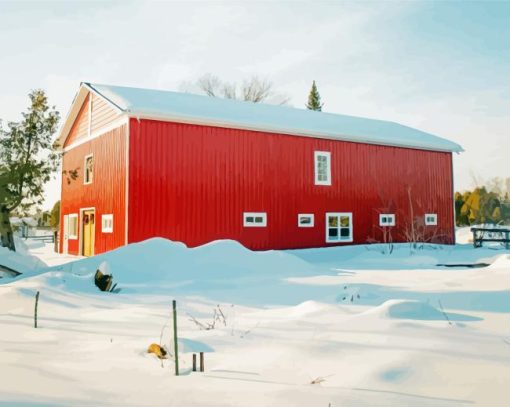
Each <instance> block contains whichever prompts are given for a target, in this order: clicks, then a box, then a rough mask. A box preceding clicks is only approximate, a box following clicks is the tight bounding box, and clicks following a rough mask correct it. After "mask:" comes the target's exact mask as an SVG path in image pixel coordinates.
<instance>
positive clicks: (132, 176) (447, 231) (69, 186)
mask: <svg viewBox="0 0 510 407" xmlns="http://www.w3.org/2000/svg"><path fill="white" fill-rule="evenodd" d="M59 144H60V146H61V148H62V149H63V151H64V158H63V166H62V167H63V168H62V169H63V173H62V201H61V216H62V219H61V222H60V224H61V231H60V233H61V236H62V239H61V242H60V250H61V252H64V253H71V254H83V255H92V254H99V253H102V252H105V251H108V250H112V249H115V248H117V247H119V246H122V245H125V244H128V243H133V242H138V241H141V240H144V239H148V238H151V237H155V236H160V237H165V238H168V239H171V240H176V241H182V242H184V243H186V244H187V245H188V246H198V245H201V244H204V243H207V242H210V241H212V240H216V239H234V240H237V241H239V242H241V243H242V244H243V245H245V246H247V247H249V248H251V249H256V250H265V249H292V248H307V247H323V246H330V245H339V244H352V243H355V244H362V243H367V242H375V241H387V240H388V239H391V240H392V241H395V242H403V241H408V240H409V239H410V238H413V237H415V238H418V239H425V240H435V241H440V242H443V243H454V240H455V237H454V209H453V208H454V204H453V179H452V152H460V151H462V149H461V147H460V146H459V145H457V144H455V143H453V142H450V141H447V140H445V139H442V138H439V137H436V136H433V135H431V134H428V133H425V132H422V131H420V130H416V129H413V128H410V127H406V126H403V125H400V124H397V123H392V122H386V121H381V120H372V119H365V118H359V117H352V116H343V115H336V114H330V113H323V112H314V111H308V110H303V109H295V108H291V107H284V106H270V105H264V104H255V103H251V102H239V101H233V100H224V99H217V98H211V97H207V96H197V95H192V94H185V93H175V92H167V91H158V90H149V89H137V88H127V87H118V86H108V85H97V84H90V83H83V84H82V85H81V87H80V90H79V92H78V93H77V95H76V97H75V100H74V102H73V104H72V106H71V109H70V112H69V115H68V116H67V118H66V120H65V122H64V123H63V125H62V128H61V130H60V133H59ZM73 170H77V172H78V178H77V179H75V180H70V179H69V178H70V177H69V174H70V171H73Z"/></svg>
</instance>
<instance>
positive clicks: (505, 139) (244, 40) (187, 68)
mask: <svg viewBox="0 0 510 407" xmlns="http://www.w3.org/2000/svg"><path fill="white" fill-rule="evenodd" d="M509 5H510V3H506V4H505V3H468V4H463V7H460V6H458V3H457V5H456V4H455V3H453V2H451V3H439V2H401V3H399V2H374V3H372V2H357V3H349V2H342V3H340V2H338V3H333V2H329V3H325V2H312V3H295V2H293V3H277V2H271V3H269V2H261V3H253V2H233V3H219V2H214V3H212V2H207V3H199V2H187V3H174V2H166V3H164V2H159V3H156V2H118V3H99V2H83V3H81V2H69V3H44V2H35V3H25V2H13V3H8V2H0V41H1V48H0V70H1V73H2V74H1V75H0V118H2V119H3V120H17V119H18V118H19V113H20V112H21V111H23V110H25V109H26V107H27V104H28V99H27V94H28V92H29V91H30V90H31V89H34V88H43V89H45V90H46V91H47V92H48V95H49V98H50V102H51V103H52V104H55V105H56V106H57V108H58V110H59V111H60V112H61V114H62V116H64V117H65V115H66V114H67V110H68V108H69V106H70V103H71V101H72V99H73V97H74V94H75V92H76V91H77V89H78V86H79V83H80V82H81V81H91V82H98V83H110V84H117V85H126V86H137V87H150V88H159V89H169V90H178V89H179V85H181V84H182V82H185V81H193V80H195V79H196V78H197V77H199V76H200V75H202V74H204V73H213V74H216V75H218V76H219V77H221V78H223V79H225V80H229V81H236V80H237V81H240V80H242V79H243V78H246V77H248V76H250V75H252V74H257V75H259V76H262V77H266V78H268V79H270V80H272V81H273V82H274V83H275V85H276V87H277V90H278V91H279V92H282V93H286V94H287V95H289V96H290V98H291V101H290V103H291V104H292V105H294V106H296V107H303V105H304V103H305V102H306V98H307V94H308V91H309V88H310V85H311V82H312V80H313V79H315V80H316V81H317V83H318V86H319V91H320V93H321V96H322V99H323V101H324V102H325V106H324V110H325V111H328V112H336V113H343V114H351V115H357V116H365V117H373V118H380V119H385V120H393V121H397V122H400V123H402V124H406V125H409V126H412V127H416V128H419V129H421V130H424V131H428V132H431V133H433V134H437V135H439V136H442V137H445V138H448V139H451V140H453V141H456V142H458V143H460V144H461V145H462V146H463V147H464V149H465V150H466V152H465V153H462V154H461V155H458V156H455V159H454V160H455V167H454V171H455V184H456V188H457V189H465V188H469V187H471V186H472V185H473V178H474V177H476V178H479V179H487V178H491V177H493V176H501V177H510V165H509V163H508V162H509V158H510V137H509V131H508V128H509V127H510V126H509V124H510V114H509V113H510V98H509V96H510V81H508V72H509V68H510V51H509V48H510V47H508V44H509V43H510V29H509V24H508V21H509V17H510V7H509ZM457 6H458V7H457ZM58 199H59V185H58V183H57V182H52V183H51V184H50V185H49V186H48V191H47V202H46V204H45V207H47V208H48V207H51V206H52V205H53V203H54V202H55V201H56V200H58Z"/></svg>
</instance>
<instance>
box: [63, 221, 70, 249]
mask: <svg viewBox="0 0 510 407" xmlns="http://www.w3.org/2000/svg"><path fill="white" fill-rule="evenodd" d="M62 238H63V239H64V240H63V244H62V253H63V254H67V253H68V250H69V249H68V247H69V215H64V231H63V236H62Z"/></svg>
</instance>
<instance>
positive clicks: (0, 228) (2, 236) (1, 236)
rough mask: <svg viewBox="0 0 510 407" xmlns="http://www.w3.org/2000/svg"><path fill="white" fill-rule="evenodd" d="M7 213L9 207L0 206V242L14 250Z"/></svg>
mask: <svg viewBox="0 0 510 407" xmlns="http://www.w3.org/2000/svg"><path fill="white" fill-rule="evenodd" d="M9 215H10V213H9V209H8V208H7V207H5V206H2V207H1V208H0V243H1V246H2V247H7V248H8V249H9V250H12V251H13V252H15V251H16V246H15V245H14V235H13V233H12V227H11V221H10V219H9Z"/></svg>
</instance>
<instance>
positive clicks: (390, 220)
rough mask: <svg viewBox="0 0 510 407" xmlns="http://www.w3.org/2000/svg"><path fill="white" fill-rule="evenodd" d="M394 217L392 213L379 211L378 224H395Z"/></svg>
mask: <svg viewBox="0 0 510 407" xmlns="http://www.w3.org/2000/svg"><path fill="white" fill-rule="evenodd" d="M395 219H396V217H395V214H394V213H380V214H379V226H395V224H396V220H395Z"/></svg>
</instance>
